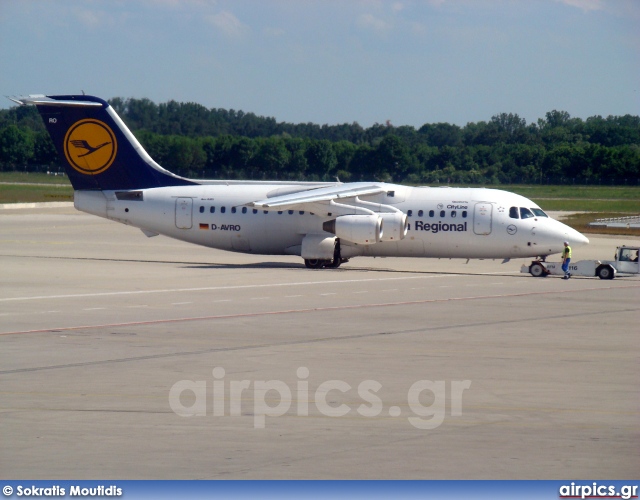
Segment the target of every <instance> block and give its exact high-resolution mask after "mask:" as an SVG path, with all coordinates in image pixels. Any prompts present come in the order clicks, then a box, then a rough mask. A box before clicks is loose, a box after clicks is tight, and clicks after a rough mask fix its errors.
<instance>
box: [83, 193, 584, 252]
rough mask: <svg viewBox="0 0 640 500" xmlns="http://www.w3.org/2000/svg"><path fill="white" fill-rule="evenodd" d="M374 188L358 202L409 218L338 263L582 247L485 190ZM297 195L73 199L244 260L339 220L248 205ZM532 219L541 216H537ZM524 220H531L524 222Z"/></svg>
mask: <svg viewBox="0 0 640 500" xmlns="http://www.w3.org/2000/svg"><path fill="white" fill-rule="evenodd" d="M375 185H376V186H381V187H383V188H384V192H383V193H379V194H375V195H370V196H362V197H361V199H362V200H363V201H367V202H373V203H377V204H383V205H386V206H389V205H390V206H392V207H394V208H396V209H398V210H400V211H401V212H403V213H404V214H406V215H407V225H408V228H407V232H406V236H404V238H402V239H397V240H394V241H380V242H378V243H375V244H368V245H366V244H365V245H363V244H357V243H352V242H349V241H345V240H342V241H341V248H342V256H343V257H347V258H350V257H355V256H374V257H384V256H400V257H447V258H502V259H505V258H517V257H536V256H546V255H549V254H553V253H558V252H561V251H562V248H563V244H562V242H563V240H565V239H567V238H569V239H571V240H576V239H580V238H582V239H584V237H582V235H580V233H578V232H577V231H575V230H573V229H572V228H570V227H568V226H566V225H564V224H562V223H560V222H558V221H556V220H554V219H552V218H550V217H547V216H546V215H545V214H544V212H542V211H541V210H540V209H539V208H538V207H537V205H536V204H534V203H533V202H531V201H530V200H528V199H527V198H524V197H522V196H519V195H517V194H514V193H510V192H506V191H500V190H494V189H484V188H479V189H478V188H431V187H408V186H402V185H396V184H384V183H375ZM296 189H299V190H302V189H303V188H301V187H298V186H296V185H285V184H283V185H281V186H274V185H259V184H242V185H237V184H230V185H226V184H213V185H207V184H203V185H196V186H172V187H161V188H150V189H143V190H136V191H77V192H76V208H78V209H79V210H82V211H85V212H89V213H92V214H94V215H99V216H101V217H106V218H108V219H111V220H114V221H118V222H121V223H124V224H128V225H131V226H135V227H138V228H140V229H142V230H143V231H144V232H145V234H147V235H149V236H153V235H155V234H162V235H165V236H169V237H172V238H176V239H179V240H183V241H187V242H190V243H195V244H199V245H204V246H207V247H211V248H218V249H222V250H228V251H236V252H243V253H253V254H263V255H285V254H290V255H300V246H301V242H302V239H303V238H304V237H305V235H308V234H326V235H327V236H331V235H330V234H328V233H326V232H324V231H323V223H324V222H326V221H329V220H331V219H335V218H336V216H337V215H344V213H345V212H344V211H342V212H341V213H339V214H338V213H335V209H334V208H332V206H331V205H329V204H315V205H312V206H311V209H309V206H305V207H300V208H306V209H291V208H290V207H289V208H288V209H283V210H277V209H269V210H263V209H262V208H255V207H252V206H250V204H251V202H253V201H255V200H259V199H266V198H269V197H270V194H271V193H276V194H277V193H280V192H283V191H287V190H289V191H295V190H296ZM305 189H307V188H305ZM522 209H525V211H524V212H523V211H522ZM514 210H515V212H514ZM533 210H536V211H537V213H538V214H542V215H535V214H534V212H533ZM527 212H528V213H529V214H530V215H529V216H528V217H527V218H521V215H522V214H524V213H527ZM354 213H355V212H354ZM514 215H515V216H516V217H514Z"/></svg>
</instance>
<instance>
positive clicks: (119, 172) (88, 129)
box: [11, 95, 194, 190]
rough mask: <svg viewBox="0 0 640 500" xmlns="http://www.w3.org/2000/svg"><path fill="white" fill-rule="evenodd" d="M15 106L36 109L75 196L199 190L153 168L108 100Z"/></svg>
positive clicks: (42, 99)
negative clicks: (85, 192)
mask: <svg viewBox="0 0 640 500" xmlns="http://www.w3.org/2000/svg"><path fill="white" fill-rule="evenodd" d="M11 100H12V101H14V102H16V103H18V104H32V105H35V106H37V108H38V111H39V112H40V116H41V117H42V120H43V121H44V124H45V126H46V127H47V130H48V132H49V134H50V136H51V139H52V140H53V143H54V145H55V147H56V150H57V151H58V154H59V155H60V160H61V162H62V164H63V165H64V167H65V170H66V172H67V175H68V176H69V180H70V181H71V184H72V185H73V188H74V189H75V190H87V189H98V190H116V189H118V190H120V189H122V190H126V189H145V188H153V187H163V186H183V185H188V184H194V183H193V182H192V181H190V180H188V179H184V178H182V177H179V176H177V175H175V174H172V173H171V172H169V171H167V170H165V169H164V168H162V167H161V166H160V165H158V164H157V163H156V162H154V161H153V159H151V157H150V156H149V155H148V154H147V152H146V151H145V150H144V148H143V147H142V145H141V144H140V143H139V142H138V140H137V139H136V138H135V136H134V135H133V134H132V133H131V131H130V130H129V129H128V128H127V126H126V125H125V124H124V122H123V121H122V120H121V119H120V117H119V116H118V115H117V113H116V112H115V111H114V110H113V108H112V107H111V106H110V105H109V103H108V102H106V101H104V100H103V99H100V98H98V97H93V96H88V95H61V96H40V95H39V96H28V97H19V98H12V99H11Z"/></svg>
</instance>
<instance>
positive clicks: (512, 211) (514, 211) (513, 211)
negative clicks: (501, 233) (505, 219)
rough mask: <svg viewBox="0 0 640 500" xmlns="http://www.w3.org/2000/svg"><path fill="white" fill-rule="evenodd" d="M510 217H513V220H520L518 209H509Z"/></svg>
mask: <svg viewBox="0 0 640 500" xmlns="http://www.w3.org/2000/svg"><path fill="white" fill-rule="evenodd" d="M509 217H511V218H512V219H519V218H520V217H519V216H518V207H511V208H510V209H509Z"/></svg>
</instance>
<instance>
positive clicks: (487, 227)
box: [473, 202, 493, 235]
mask: <svg viewBox="0 0 640 500" xmlns="http://www.w3.org/2000/svg"><path fill="white" fill-rule="evenodd" d="M492 210H493V205H492V204H491V203H485V202H480V203H476V206H475V210H474V212H473V232H474V233H475V234H481V235H486V234H491V211H492Z"/></svg>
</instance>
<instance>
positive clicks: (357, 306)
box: [0, 285, 640, 336]
mask: <svg viewBox="0 0 640 500" xmlns="http://www.w3.org/2000/svg"><path fill="white" fill-rule="evenodd" d="M621 288H640V285H627V286H609V287H604V288H603V287H593V288H582V289H579V290H548V291H545V292H522V293H507V294H498V295H478V296H475V297H449V298H446V299H425V300H409V301H404V302H384V303H379V304H355V305H351V306H329V307H314V308H307V309H284V310H281V311H264V312H254V313H240V314H218V315H214V316H193V317H190V318H173V319H171V318H170V319H153V320H148V321H131V322H127V323H107V324H104V325H82V326H63V327H58V328H44V329H41V330H24V331H16V332H4V333H0V336H1V335H21V334H25V333H46V332H52V331H55V332H56V333H57V332H67V331H73V330H88V329H97V328H116V327H122V326H142V325H159V324H163V323H180V322H187V321H207V320H217V319H235V318H252V317H257V316H275V315H280V314H299V313H309V312H324V311H346V310H350V309H366V308H372V307H393V306H408V305H417V304H433V303H440V302H455V301H465V300H483V299H498V298H505V297H528V296H532V295H552V294H564V293H580V292H590V291H595V290H598V291H603V290H617V289H621Z"/></svg>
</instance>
